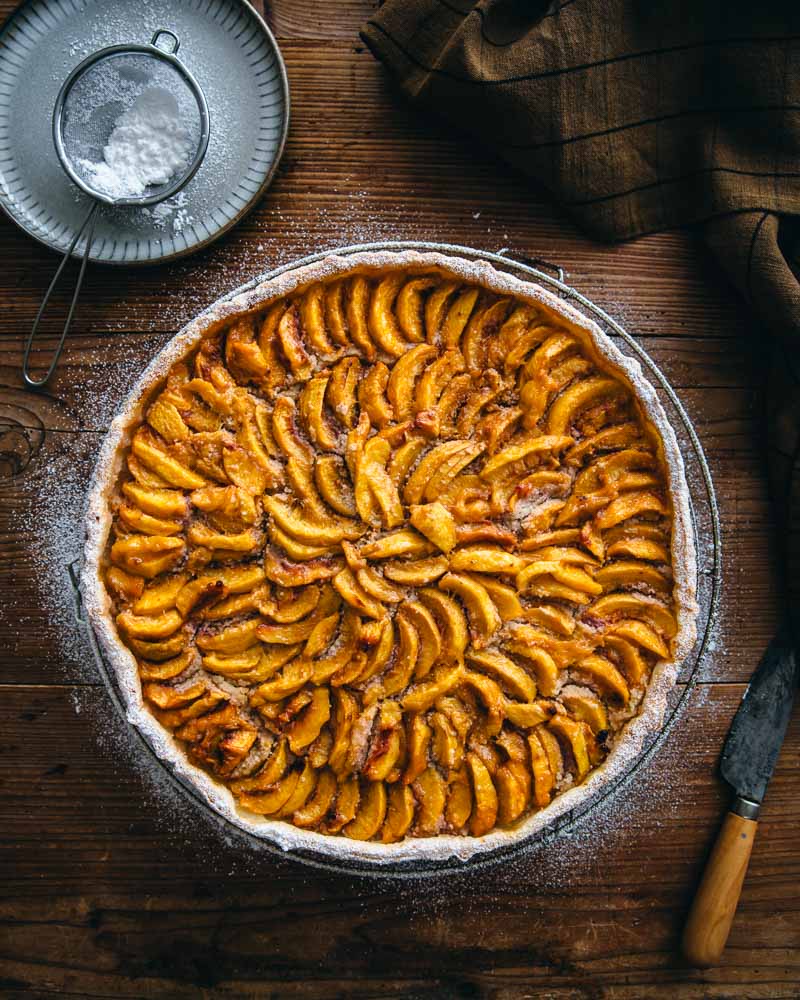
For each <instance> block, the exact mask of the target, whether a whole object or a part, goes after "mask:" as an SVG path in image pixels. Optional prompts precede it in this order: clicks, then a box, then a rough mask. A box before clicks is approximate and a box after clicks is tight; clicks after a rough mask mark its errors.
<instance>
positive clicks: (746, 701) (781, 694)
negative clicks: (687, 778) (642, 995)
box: [683, 625, 797, 966]
mask: <svg viewBox="0 0 800 1000" xmlns="http://www.w3.org/2000/svg"><path fill="white" fill-rule="evenodd" d="M796 683H797V654H796V652H795V648H794V642H793V637H792V634H791V632H790V630H789V628H788V626H786V625H785V626H784V627H783V628H782V629H781V630H780V631H779V632H778V634H777V635H776V636H775V638H774V639H773V640H772V642H771V643H770V644H769V646H768V647H767V651H766V653H764V655H763V657H762V658H761V662H760V663H759V665H758V667H757V668H756V671H755V673H754V674H753V677H752V679H751V680H750V683H749V684H748V685H747V690H746V691H745V693H744V696H743V698H742V703H741V705H740V706H739V708H738V710H737V712H736V715H735V716H734V719H733V722H732V723H731V727H730V730H729V731H728V737H727V739H726V740H725V746H724V748H723V751H722V757H721V759H720V772H721V773H722V776H723V778H724V779H725V780H726V781H727V782H728V784H729V785H730V786H731V787H732V788H733V790H734V792H735V793H736V797H735V798H734V801H733V804H732V805H731V807H730V810H729V812H728V814H727V815H726V817H725V819H724V821H723V824H722V828H721V829H720V832H719V835H718V836H717V842H716V844H715V845H714V848H713V850H712V851H711V855H710V857H709V859H708V862H707V864H706V868H705V871H704V873H703V878H702V880H701V882H700V886H699V888H698V890H697V894H696V895H695V897H694V902H693V903H692V908H691V910H690V911H689V916H688V918H687V921H686V927H685V928H684V932H683V951H684V954H685V955H686V957H687V958H688V959H689V961H690V962H691V963H692V964H693V965H699V966H709V965H716V964H717V962H719V959H720V957H721V955H722V951H723V949H724V947H725V942H726V941H727V940H728V934H729V933H730V929H731V924H732V923H733V917H734V914H735V913H736V906H737V904H738V902H739V895H740V893H741V891H742V885H743V883H744V877H745V875H746V874H747V865H748V863H749V861H750V852H751V851H752V849H753V840H754V838H755V834H756V830H757V829H758V823H757V819H758V811H759V808H760V806H761V801H762V799H763V798H764V793H765V792H766V790H767V785H768V784H769V780H770V778H771V777H772V772H773V771H774V769H775V762H776V761H777V759H778V753H779V752H780V748H781V744H782V743H783V738H784V736H785V734H786V727H787V725H788V724H789V717H790V715H791V712H792V702H793V701H794V692H795V687H796Z"/></svg>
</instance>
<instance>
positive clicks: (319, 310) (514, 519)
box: [85, 254, 694, 856]
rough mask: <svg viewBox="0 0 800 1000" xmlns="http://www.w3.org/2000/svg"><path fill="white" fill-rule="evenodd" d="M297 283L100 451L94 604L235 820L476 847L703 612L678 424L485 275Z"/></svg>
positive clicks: (183, 749) (224, 325)
mask: <svg viewBox="0 0 800 1000" xmlns="http://www.w3.org/2000/svg"><path fill="white" fill-rule="evenodd" d="M378 256H380V258H381V259H376V258H377V257H378ZM294 277H295V281H294V283H292V281H291V280H290V281H288V282H286V281H284V285H283V287H281V285H280V283H278V284H277V285H276V283H267V284H266V285H265V286H261V287H260V288H259V289H256V293H255V294H254V295H251V296H250V297H249V298H243V299H242V300H240V301H239V302H238V303H236V300H234V303H232V304H228V305H227V307H226V308H224V309H221V310H218V311H217V312H216V313H214V312H213V311H212V313H211V315H210V316H206V317H205V320H204V321H203V322H201V323H199V324H197V326H196V327H194V328H193V329H192V328H190V329H189V331H187V333H185V334H183V335H182V337H179V338H178V345H177V347H176V349H174V350H173V351H172V353H171V356H169V353H170V352H169V349H168V352H167V354H168V362H167V363H166V364H163V363H162V364H160V365H157V367H156V370H155V371H153V372H151V373H150V374H149V375H148V374H146V376H145V379H144V380H143V381H144V385H143V386H142V387H141V388H140V390H138V391H137V392H136V393H135V394H134V400H133V403H132V405H131V407H130V412H129V413H128V414H127V415H126V416H124V417H123V418H122V419H121V422H120V424H119V426H118V427H116V428H115V430H114V431H113V432H112V435H111V440H110V443H109V444H108V445H107V446H106V449H105V456H104V457H103V456H101V462H100V465H99V473H98V481H97V483H96V485H95V488H94V491H93V500H92V507H91V518H90V529H89V533H90V542H89V548H88V557H89V558H88V560H87V576H86V578H85V584H87V583H88V590H89V593H90V599H89V601H88V603H89V607H90V612H92V613H93V620H94V621H95V623H96V624H97V622H98V619H102V624H103V627H102V628H101V638H103V639H104V644H105V646H106V649H107V650H108V649H110V650H111V651H112V653H113V657H112V658H114V661H115V664H118V665H119V667H118V669H120V670H121V671H122V672H123V673H125V674H126V675H127V676H128V678H129V679H130V673H131V668H132V667H134V666H135V676H136V679H137V680H138V689H139V691H140V693H141V699H142V702H143V705H144V706H146V712H147V713H149V716H150V723H151V726H154V727H155V728H158V729H160V730H161V734H162V737H165V736H166V735H167V734H170V738H168V740H167V741H165V740H164V739H163V738H162V744H163V745H165V746H166V745H167V743H169V746H170V755H171V756H173V758H174V757H175V756H177V758H178V759H183V761H185V762H186V764H187V765H188V768H189V771H190V773H191V774H192V775H193V777H195V778H199V779H200V781H199V783H200V784H201V786H202V787H204V788H205V789H206V790H208V789H213V794H211V795H209V797H210V798H211V799H212V801H214V803H215V805H217V807H219V803H221V802H223V803H224V809H223V810H221V811H224V812H225V813H226V815H229V816H234V817H235V818H236V821H237V822H239V823H240V824H243V825H248V826H250V827H253V828H254V829H257V830H264V829H265V828H266V830H267V831H268V835H270V836H271V837H272V839H275V840H277V841H278V842H281V843H284V844H287V845H288V846H296V845H297V844H298V843H306V844H307V843H313V844H314V846H319V844H321V843H323V842H325V843H330V842H331V841H335V842H336V844H337V845H340V844H342V843H343V842H345V843H346V842H347V841H358V842H365V844H366V842H370V841H372V842H374V844H372V845H369V846H370V850H371V853H372V855H374V854H375V852H376V851H377V850H379V849H383V850H386V851H390V853H392V852H393V853H394V854H397V849H398V846H400V847H402V846H403V845H404V844H405V845H408V844H411V845H414V843H415V842H416V843H417V844H418V845H419V847H420V848H422V850H423V851H425V850H426V849H425V846H424V845H429V844H430V843H431V841H432V839H433V840H435V841H443V842H444V841H446V842H447V845H448V853H453V852H455V853H462V854H468V853H471V851H472V847H467V848H466V850H463V849H459V847H458V846H457V842H458V841H461V842H462V843H463V844H464V845H468V844H476V843H480V842H485V843H487V844H492V843H496V842H498V840H503V839H504V838H506V839H507V838H508V837H513V836H518V835H521V834H522V833H523V832H528V831H529V830H530V829H531V828H532V827H534V826H535V825H536V824H537V823H539V825H540V824H541V818H542V817H543V816H544V815H545V814H550V813H552V814H553V815H555V814H557V812H559V811H561V810H559V809H557V808H556V806H557V805H558V804H559V802H560V800H569V797H570V796H572V797H573V798H574V796H575V793H576V792H579V791H580V790H581V789H588V788H589V787H590V786H591V785H592V782H593V780H595V779H596V778H597V776H598V775H599V774H601V773H602V772H603V771H604V770H608V769H609V768H608V764H606V760H607V758H608V757H609V755H611V756H612V757H613V756H614V754H615V753H617V751H618V750H619V748H620V746H621V744H623V743H626V742H628V743H632V742H635V740H636V738H637V737H635V735H634V734H633V733H632V731H631V729H632V727H631V722H630V720H632V719H633V720H636V721H639V720H648V722H647V724H648V725H649V726H650V728H653V727H654V726H656V725H658V724H659V722H660V714H661V710H662V708H663V701H664V691H665V690H666V688H667V687H668V686H669V683H671V681H672V680H673V679H674V669H675V668H674V664H675V663H676V662H678V661H679V660H680V658H681V657H682V656H683V655H685V652H686V651H687V647H688V644H689V643H690V641H691V638H692V625H693V618H694V591H693V572H694V564H693V552H692V549H691V543H690V539H689V535H688V530H687V525H688V517H687V501H686V492H685V484H684V483H683V481H682V470H681V467H680V460H679V457H678V453H677V448H676V446H675V443H674V438H673V436H672V432H671V430H670V429H669V427H668V425H667V424H666V421H665V420H664V418H663V413H662V412H661V410H660V407H659V405H658V402H657V400H656V398H655V394H654V393H653V392H652V389H651V388H650V387H649V386H647V384H646V383H644V381H643V380H642V379H641V376H640V374H639V373H638V372H637V371H636V368H635V366H634V365H632V364H631V362H628V361H626V360H625V359H623V358H622V356H621V355H618V353H617V352H616V351H615V350H614V348H613V347H612V346H611V345H610V344H609V343H608V341H607V340H606V339H605V338H604V337H603V335H602V334H601V333H600V331H599V330H597V328H594V327H592V325H591V324H589V323H588V322H587V321H586V320H585V319H584V318H583V317H580V316H579V315H578V314H577V313H575V312H574V310H572V309H571V308H570V307H567V306H565V305H564V304H563V303H560V302H559V301H558V300H556V299H554V298H553V297H552V296H549V295H548V294H547V293H543V292H542V290H540V289H535V288H534V287H533V286H530V285H527V284H524V283H521V282H518V281H516V280H515V279H512V278H510V277H508V276H507V275H501V274H499V273H498V272H496V271H494V270H493V269H491V268H487V267H486V266H485V265H470V264H467V263H466V262H464V264H463V265H459V264H457V263H454V262H453V261H451V260H449V259H447V258H442V257H439V256H436V255H419V254H394V255H392V254H388V255H375V256H374V257H372V258H370V256H369V255H365V256H364V258H363V259H361V260H360V261H359V262H358V263H356V264H355V265H354V263H353V261H352V260H341V261H339V262H338V265H334V264H331V263H327V265H326V266H321V267H319V268H318V269H317V270H316V271H315V270H314V268H313V267H312V268H311V269H306V271H305V273H303V272H299V273H298V274H297V275H296V276H294ZM109 449H113V452H112V453H111V454H112V455H113V458H114V459H115V461H110V457H111V455H110V454H109ZM85 589H86V588H85ZM92 595H94V598H95V599H94V600H92ZM111 620H113V626H112V624H111ZM129 689H130V686H129ZM137 701H138V699H137ZM648 702H650V705H649V709H648V708H647V703H648ZM640 735H641V734H640ZM570 789H571V791H568V790H570ZM572 806H574V802H573V803H572ZM292 830H294V831H295V832H296V833H299V832H300V831H302V832H303V833H302V836H300V838H299V839H298V838H297V837H295V836H292V835H291V833H290V832H289V831H292ZM282 833H283V836H282V835H281V834H282ZM309 837H310V840H309V839H308V838H309ZM303 838H306V839H305V840H304V839H303ZM337 849H339V848H338V847H336V846H335V847H332V848H331V850H332V851H333V852H335V851H336V850H337ZM344 850H345V852H348V849H347V848H344ZM367 853H368V854H370V851H368V852H367ZM412 853H413V846H412ZM427 853H430V852H427ZM436 853H438V854H439V856H442V853H441V852H434V854H436Z"/></svg>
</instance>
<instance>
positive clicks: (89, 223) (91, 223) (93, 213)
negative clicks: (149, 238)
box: [22, 201, 100, 389]
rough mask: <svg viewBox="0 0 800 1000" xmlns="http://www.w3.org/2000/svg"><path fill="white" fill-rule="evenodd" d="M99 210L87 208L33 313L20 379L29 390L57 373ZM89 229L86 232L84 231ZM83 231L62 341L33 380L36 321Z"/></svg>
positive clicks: (47, 380) (98, 204)
mask: <svg viewBox="0 0 800 1000" xmlns="http://www.w3.org/2000/svg"><path fill="white" fill-rule="evenodd" d="M99 208H100V202H99V201H97V202H95V203H94V204H93V205H92V207H91V208H90V209H89V213H88V215H87V216H86V218H85V219H84V220H83V224H82V225H81V227H80V229H79V230H78V231H77V233H75V236H74V237H73V238H72V242H71V243H70V245H69V246H68V247H67V249H66V251H65V252H64V256H63V257H62V258H61V263H60V264H59V265H58V270H57V271H56V273H55V275H54V276H53V280H52V281H51V282H50V287H49V288H48V289H47V291H46V292H45V294H44V298H43V299H42V304H41V305H40V306H39V312H38V313H37V314H36V319H35V320H34V321H33V327H32V328H31V332H30V334H29V335H28V339H27V341H26V343H25V356H24V357H23V359H22V377H23V378H24V379H25V383H26V384H27V385H29V386H30V387H31V388H32V389H40V388H41V387H42V386H43V385H46V383H47V382H49V381H50V379H51V377H52V375H53V372H54V371H55V370H56V365H58V360H59V358H60V357H61V352H62V351H63V350H64V341H65V340H66V339H67V334H68V333H69V328H70V326H71V325H72V317H73V316H74V315H75V306H76V305H77V304H78V296H79V294H80V291H81V286H82V285H83V276H84V274H85V273H86V265H87V263H88V262H89V253H90V251H91V249H92V240H93V239H94V227H95V223H96V221H97V210H98V209H99ZM87 227H88V229H87ZM84 231H86V249H85V250H84V251H83V257H82V259H81V269H80V271H79V273H78V280H77V281H76V283H75V291H74V292H73V293H72V302H71V304H70V307H69V312H68V313H67V318H66V321H65V323H64V329H63V330H62V331H61V339H60V340H59V342H58V345H57V346H56V350H55V354H54V355H53V360H52V361H51V362H50V367H49V368H48V369H47V374H46V375H45V376H44V378H41V379H35V378H33V377H32V376H31V374H30V372H29V371H28V360H29V358H30V353H31V348H32V347H33V342H34V339H35V338H36V333H37V331H38V329H39V321H40V320H41V318H42V315H43V314H44V311H45V309H46V308H47V303H48V302H49V301H50V296H51V295H52V294H53V291H54V290H55V287H56V285H57V284H58V279H59V278H60V277H61V272H62V271H63V270H64V268H65V267H66V266H67V261H68V260H69V259H70V257H71V256H72V253H73V251H74V250H75V247H76V246H77V245H78V241H79V240H80V238H81V236H83V233H84Z"/></svg>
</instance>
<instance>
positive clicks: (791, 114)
mask: <svg viewBox="0 0 800 1000" xmlns="http://www.w3.org/2000/svg"><path fill="white" fill-rule="evenodd" d="M362 37H363V38H364V41H365V42H366V43H367V45H368V46H369V47H370V49H371V50H372V52H373V53H374V55H375V56H376V57H377V58H378V59H380V60H381V61H382V62H383V63H384V64H385V65H386V66H387V68H388V69H389V71H390V72H391V73H392V74H393V76H394V77H395V78H396V79H397V81H398V83H399V84H400V86H401V88H402V90H403V91H404V93H405V94H406V95H407V96H408V97H409V98H410V99H411V100H413V101H414V102H416V103H418V104H419V105H420V106H424V107H426V108H428V109H429V110H431V111H433V112H434V113H435V114H437V115H438V116H440V117H441V118H443V119H446V120H447V121H449V122H450V123H451V124H452V125H454V126H456V127H457V128H458V129H460V130H461V131H463V132H465V133H468V134H471V135H472V136H475V137H476V138H477V139H478V141H479V142H480V143H481V144H482V145H483V146H485V147H489V148H491V149H493V150H495V151H496V152H498V153H499V154H500V155H501V156H503V157H504V158H505V159H506V160H507V161H508V162H509V163H511V164H512V165H513V166H515V167H516V168H518V169H520V170H522V171H523V172H525V173H526V174H528V175H530V176H531V177H533V178H535V179H536V180H537V181H539V182H540V183H542V184H544V185H545V186H546V187H547V188H548V189H549V191H550V192H551V193H552V196H553V197H554V199H555V200H556V201H557V202H558V203H559V204H560V205H562V206H563V208H564V209H565V210H566V211H567V212H568V213H569V215H570V216H571V217H572V218H573V219H574V220H575V221H576V222H577V223H578V225H580V226H581V227H582V228H583V229H585V230H586V231H587V232H588V233H589V234H591V235H593V236H595V237H597V238H599V239H604V240H624V239H630V238H631V237H634V236H641V235H644V234H646V233H652V232H657V231H659V230H663V229H670V228H674V227H676V226H686V225H692V224H701V225H702V232H703V235H704V237H705V240H706V242H707V243H708V245H709V246H710V248H711V250H712V251H713V252H714V254H715V255H716V256H717V258H718V260H719V262H720V264H721V265H722V267H723V268H724V270H725V271H726V272H727V273H728V275H729V276H730V278H731V280H732V281H733V282H734V284H735V285H736V286H737V287H738V289H739V290H740V292H741V293H742V294H743V296H744V297H745V299H746V300H747V302H748V303H749V304H750V306H751V308H752V310H753V312H754V315H755V323H754V335H756V336H759V335H760V333H761V330H763V329H768V330H770V331H771V332H772V333H773V334H774V336H773V337H771V338H769V352H770V353H771V362H770V369H771V370H770V384H769V390H768V392H767V395H766V399H767V400H768V404H767V413H766V417H767V421H768V429H767V430H766V432H765V440H767V441H768V442H769V459H770V463H769V464H770V475H771V482H772V486H773V491H774V495H775V499H776V501H777V510H778V512H779V520H780V525H779V527H780V531H781V539H782V543H781V549H782V550H788V555H789V566H788V584H789V591H790V596H791V604H792V607H793V610H794V611H795V612H796V613H798V612H800V359H799V355H800V283H799V282H798V277H799V276H800V222H798V221H797V219H796V218H794V217H796V216H798V215H800V2H797V0H795V2H791V3H789V2H782V3H781V2H769V0H762V2H760V3H759V2H754V0H747V2H743V0H727V2H726V0H716V2H714V0H706V2H703V0H670V2H669V3H658V2H656V3H654V2H652V0H556V2H551V3H546V2H545V3H543V2H541V0H386V2H385V3H384V4H383V5H382V6H381V7H380V8H379V10H378V11H377V12H376V13H375V15H374V16H373V18H372V19H371V20H370V21H369V22H368V23H367V24H366V25H365V27H364V31H363V33H362ZM766 353H767V345H766V342H765V354H766ZM796 617H800V615H796Z"/></svg>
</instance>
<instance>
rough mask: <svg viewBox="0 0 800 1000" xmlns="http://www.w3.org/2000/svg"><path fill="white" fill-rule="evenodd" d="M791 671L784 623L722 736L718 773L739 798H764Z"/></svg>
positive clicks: (788, 704) (785, 716)
mask: <svg viewBox="0 0 800 1000" xmlns="http://www.w3.org/2000/svg"><path fill="white" fill-rule="evenodd" d="M796 673H797V663H796V657H795V653H794V648H793V643H792V638H791V635H790V632H789V629H788V628H787V627H784V628H782V629H781V631H780V632H778V634H777V635H776V636H775V638H774V639H773V640H772V642H771V643H770V644H769V646H768V647H767V651H766V652H765V653H764V656H763V657H762V658H761V662H760V663H759V665H758V667H757V668H756V671H755V673H754V674H753V676H752V678H751V680H750V683H749V684H748V685H747V690H746V691H745V693H744V696H743V697H742V703H741V704H740V705H739V708H738V711H737V712H736V715H735V716H734V719H733V722H732V723H731V728H730V730H729V732H728V737H727V739H726V740H725V746H724V748H723V750H722V757H721V759H720V765H719V767H720V773H721V774H722V777H723V778H724V779H725V780H726V781H727V782H728V784H729V785H730V786H731V787H732V788H733V790H734V792H736V794H737V796H738V797H739V798H741V799H744V800H745V801H746V802H751V803H754V804H755V805H756V806H758V805H760V804H761V801H762V800H763V798H764V793H765V792H766V790H767V785H768V784H769V779H770V778H771V777H772V772H773V771H774V770H775V762H776V761H777V759H778V753H779V751H780V748H781V744H782V743H783V738H784V736H785V734H786V727H787V726H788V724H789V718H790V716H791V714H792V702H793V700H794V690H795V683H796ZM734 811H735V812H736V811H738V810H736V809H734ZM751 811H752V810H751ZM750 818H753V819H754V818H755V817H754V816H750Z"/></svg>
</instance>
